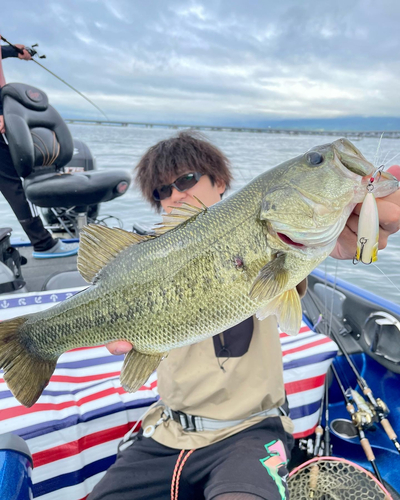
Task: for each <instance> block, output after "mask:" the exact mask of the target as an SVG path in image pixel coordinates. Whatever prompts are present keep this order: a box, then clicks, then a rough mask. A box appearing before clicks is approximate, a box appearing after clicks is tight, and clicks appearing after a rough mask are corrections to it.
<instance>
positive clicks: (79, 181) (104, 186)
mask: <svg viewBox="0 0 400 500" xmlns="http://www.w3.org/2000/svg"><path fill="white" fill-rule="evenodd" d="M130 183H131V176H130V174H129V172H127V171H126V170H121V169H116V170H104V171H99V170H89V171H86V172H76V173H73V174H68V173H61V172H60V173H51V174H45V175H39V176H36V177H34V178H32V179H25V182H24V189H25V193H26V197H27V198H28V200H29V201H30V202H31V203H33V204H34V205H37V206H38V207H44V208H51V207H64V208H70V207H75V206H89V205H96V204H98V203H103V202H105V201H110V200H113V199H114V198H117V197H118V196H122V195H123V194H124V193H125V192H126V190H127V189H128V187H129V185H130Z"/></svg>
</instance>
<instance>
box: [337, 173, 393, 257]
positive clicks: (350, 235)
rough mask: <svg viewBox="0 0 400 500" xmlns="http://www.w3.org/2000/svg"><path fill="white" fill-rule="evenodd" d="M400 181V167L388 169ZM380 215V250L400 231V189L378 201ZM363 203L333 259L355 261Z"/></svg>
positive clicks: (350, 221)
mask: <svg viewBox="0 0 400 500" xmlns="http://www.w3.org/2000/svg"><path fill="white" fill-rule="evenodd" d="M388 172H390V173H391V174H392V175H394V176H395V177H397V179H399V180H400V166H399V165H393V166H392V167H390V168H389V169H388ZM376 204H377V206H378V213H379V249H380V250H382V248H385V247H386V245H387V242H388V238H389V236H390V235H391V234H394V233H396V232H397V231H399V230H400V189H398V190H397V191H396V192H395V193H392V194H391V195H389V196H386V197H385V198H378V199H377V200H376ZM360 210H361V203H360V204H358V205H357V206H356V207H355V209H354V211H353V213H352V214H351V215H350V217H349V219H348V220H347V223H346V226H345V228H344V229H343V231H342V233H341V235H340V236H339V238H338V241H337V243H336V246H335V248H334V249H333V252H332V253H331V257H334V258H335V259H340V260H343V259H353V257H354V256H355V254H356V249H357V230H358V216H359V214H360Z"/></svg>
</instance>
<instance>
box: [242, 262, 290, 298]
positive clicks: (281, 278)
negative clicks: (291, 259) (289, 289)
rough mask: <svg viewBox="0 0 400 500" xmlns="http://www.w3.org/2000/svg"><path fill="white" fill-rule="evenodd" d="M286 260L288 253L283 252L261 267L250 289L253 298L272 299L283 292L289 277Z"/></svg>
mask: <svg viewBox="0 0 400 500" xmlns="http://www.w3.org/2000/svg"><path fill="white" fill-rule="evenodd" d="M285 261H286V254H284V253H281V254H279V255H278V256H277V257H275V258H274V259H273V260H271V261H270V262H268V264H266V265H265V266H264V267H263V268H262V269H261V271H260V272H259V273H258V276H257V278H256V279H255V281H254V283H253V286H252V287H251V290H250V298H251V299H252V300H259V301H262V300H265V299H269V298H271V299H272V298H273V297H276V296H277V295H280V294H281V293H282V290H283V288H284V287H285V285H286V283H287V282H288V279H289V275H288V272H287V270H286V268H285Z"/></svg>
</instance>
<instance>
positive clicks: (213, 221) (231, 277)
mask: <svg viewBox="0 0 400 500" xmlns="http://www.w3.org/2000/svg"><path fill="white" fill-rule="evenodd" d="M373 171H374V166H373V165H372V164H371V163H369V162H368V161H367V160H366V159H365V158H364V157H363V155H362V154H361V153H360V152H359V151H358V150H357V149H356V148H355V147H354V146H353V145H352V144H351V143H350V142H349V141H348V140H346V139H340V140H337V141H335V142H333V143H332V144H327V145H323V146H319V147H315V148H313V149H311V150H310V151H308V152H306V153H305V154H304V155H301V156H298V157H296V158H294V159H292V160H289V161H287V162H285V163H282V164H281V165H279V166H277V167H275V168H274V169H272V170H269V171H267V172H265V173H263V174H262V175H260V176H258V177H257V178H255V179H254V180H252V181H251V182H250V183H249V184H247V185H246V186H245V187H244V188H243V189H241V190H240V191H238V192H236V193H235V194H233V195H231V196H230V197H228V198H226V199H224V200H222V201H221V202H219V203H217V204H216V205H213V206H212V207H210V208H207V207H205V206H204V207H203V208H202V209H198V208H196V207H192V206H189V205H184V204H183V205H182V206H181V207H180V208H178V209H174V210H173V212H172V213H171V214H169V215H166V216H165V217H164V222H163V223H162V225H161V226H160V227H158V228H157V230H156V236H147V237H141V236H138V235H136V234H132V233H129V232H126V231H123V230H121V229H110V228H105V227H102V226H96V225H89V226H87V227H85V228H84V230H83V231H82V232H81V242H80V249H79V255H78V269H79V270H80V272H81V274H82V276H83V277H84V278H85V279H86V280H87V281H88V282H90V283H92V285H91V286H89V287H88V288H87V289H86V290H84V291H82V292H80V293H78V294H76V295H75V296H73V297H71V298H70V299H68V300H67V301H65V302H63V303H60V304H58V305H56V306H54V307H53V308H51V309H48V310H46V311H43V312H39V313H36V314H31V315H27V316H24V317H20V318H15V319H12V320H9V321H5V322H3V323H0V368H2V369H3V370H4V378H5V380H6V382H7V384H8V386H9V388H10V389H11V391H12V392H13V394H14V396H15V397H16V398H17V399H18V401H20V402H21V403H22V404H24V405H25V406H28V407H29V406H32V405H33V404H34V403H35V402H36V401H37V399H38V398H39V396H40V394H41V393H42V391H43V389H44V387H45V386H46V385H47V383H48V381H49V379H50V377H51V375H52V373H53V371H54V369H55V366H56V362H57V359H58V357H59V356H60V355H61V354H62V353H63V352H65V351H67V350H70V349H73V348H77V347H83V346H95V345H100V344H104V343H106V342H110V341H114V340H127V341H129V342H131V343H132V344H133V346H134V348H133V350H132V351H131V352H129V354H127V355H126V357H125V361H124V365H123V368H122V371H121V383H122V385H123V387H124V388H125V389H127V390H128V391H136V390H137V389H138V388H139V387H141V385H143V384H144V383H145V382H146V380H147V378H148V377H149V376H150V374H151V373H152V372H153V371H154V370H155V369H156V368H157V366H158V364H159V363H160V362H161V360H162V358H163V357H164V356H166V355H167V354H168V352H169V351H170V350H171V349H175V348H177V347H181V346H185V345H188V344H193V343H196V342H199V341H201V340H203V339H206V338H207V337H211V336H213V335H216V334H218V333H220V332H222V331H224V330H226V329H228V328H230V327H232V326H234V325H236V324H238V323H240V322H241V321H244V320H245V319H246V318H248V317H250V316H252V315H253V314H257V316H258V317H259V318H260V319H262V318H265V317H266V316H268V315H271V314H275V315H276V316H277V319H278V322H279V324H280V326H281V328H282V329H283V330H285V331H286V332H288V333H291V334H296V333H297V332H298V331H299V328H300V324H301V317H302V311H301V303H300V298H299V295H298V293H297V291H296V285H297V284H299V283H300V282H301V281H302V280H303V279H304V278H305V277H307V275H308V274H309V273H310V272H311V271H312V270H313V269H314V268H315V267H316V266H317V265H318V264H319V263H320V262H321V261H323V260H324V259H325V258H326V257H327V256H328V255H329V254H330V253H331V251H332V249H333V248H334V246H335V243H336V240H337V238H338V236H339V234H340V233H341V231H342V229H343V228H344V226H345V223H346V221H347V218H348V216H349V215H350V213H351V212H352V210H353V208H354V206H355V204H356V203H358V202H361V201H362V200H363V198H364V197H365V194H366V186H367V184H368V179H369V176H371V175H372V173H373ZM397 188H398V181H397V180H396V179H395V177H393V176H392V175H390V174H387V173H383V174H382V177H381V179H380V181H379V183H378V184H377V185H376V188H375V190H374V194H375V196H386V195H388V194H390V193H392V192H393V191H395V190H396V189H397Z"/></svg>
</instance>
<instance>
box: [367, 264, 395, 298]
mask: <svg viewBox="0 0 400 500" xmlns="http://www.w3.org/2000/svg"><path fill="white" fill-rule="evenodd" d="M372 265H373V266H374V267H376V268H377V269H378V271H380V272H381V273H382V274H383V276H385V278H387V279H388V280H389V281H390V283H391V284H392V285H393V286H394V287H395V288H396V290H397V291H398V292H400V288H399V287H398V286H397V285H395V284H394V283H393V281H392V280H391V279H390V278H389V276H388V275H387V274H385V273H384V272H383V271H382V269H380V268H379V267H378V266H377V265H376V264H374V263H372Z"/></svg>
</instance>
